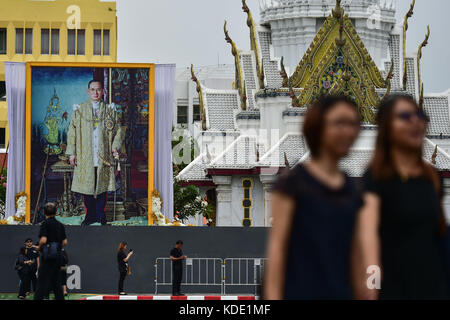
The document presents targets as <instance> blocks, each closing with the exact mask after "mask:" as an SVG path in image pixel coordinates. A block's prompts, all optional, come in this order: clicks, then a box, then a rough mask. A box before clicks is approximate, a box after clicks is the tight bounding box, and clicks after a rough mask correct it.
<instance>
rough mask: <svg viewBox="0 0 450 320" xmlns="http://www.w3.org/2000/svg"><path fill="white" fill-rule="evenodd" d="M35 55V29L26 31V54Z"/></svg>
mask: <svg viewBox="0 0 450 320" xmlns="http://www.w3.org/2000/svg"><path fill="white" fill-rule="evenodd" d="M32 53H33V29H31V28H26V29H25V54H32Z"/></svg>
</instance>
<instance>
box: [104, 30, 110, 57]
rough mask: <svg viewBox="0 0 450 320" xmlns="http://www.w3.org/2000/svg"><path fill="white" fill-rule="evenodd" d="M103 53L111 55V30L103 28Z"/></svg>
mask: <svg viewBox="0 0 450 320" xmlns="http://www.w3.org/2000/svg"><path fill="white" fill-rule="evenodd" d="M103 55H104V56H109V30H103Z"/></svg>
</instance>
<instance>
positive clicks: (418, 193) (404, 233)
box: [364, 171, 449, 300]
mask: <svg viewBox="0 0 450 320" xmlns="http://www.w3.org/2000/svg"><path fill="white" fill-rule="evenodd" d="M364 185H365V190H366V191H368V192H373V193H375V194H377V195H378V196H379V198H380V200H381V209H380V211H381V212H380V227H379V234H380V242H381V264H382V268H383V277H382V282H381V290H380V299H386V300H397V299H401V300H404V299H408V300H409V299H413V300H417V299H420V300H422V299H448V298H449V295H448V282H447V272H446V270H445V269H446V267H445V255H444V250H445V246H444V240H445V238H444V237H443V236H441V235H440V234H439V217H440V215H441V206H440V195H439V194H438V193H437V192H436V189H435V187H434V185H433V183H432V182H431V181H430V180H429V179H426V178H424V177H416V178H410V179H408V180H406V181H402V179H401V178H400V177H399V176H394V177H393V178H391V179H388V180H377V179H374V178H373V176H372V174H371V173H370V171H367V172H366V174H365V175H364Z"/></svg>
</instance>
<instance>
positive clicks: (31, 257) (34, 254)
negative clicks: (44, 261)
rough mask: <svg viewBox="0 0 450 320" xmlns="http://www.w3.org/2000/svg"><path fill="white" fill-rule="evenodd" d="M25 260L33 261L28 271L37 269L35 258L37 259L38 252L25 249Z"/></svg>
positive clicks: (32, 249)
mask: <svg viewBox="0 0 450 320" xmlns="http://www.w3.org/2000/svg"><path fill="white" fill-rule="evenodd" d="M27 258H28V259H29V260H33V261H34V263H33V264H32V265H31V266H30V269H32V270H36V269H37V258H39V251H37V250H36V249H34V248H33V247H31V248H27Z"/></svg>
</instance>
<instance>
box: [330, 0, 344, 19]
mask: <svg viewBox="0 0 450 320" xmlns="http://www.w3.org/2000/svg"><path fill="white" fill-rule="evenodd" d="M331 13H332V14H333V17H335V18H336V19H340V18H341V17H342V16H343V15H344V9H342V7H341V0H336V7H335V8H334V9H333V10H331Z"/></svg>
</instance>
